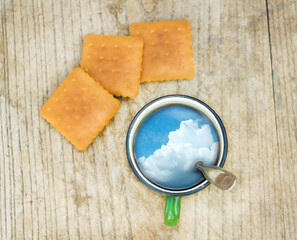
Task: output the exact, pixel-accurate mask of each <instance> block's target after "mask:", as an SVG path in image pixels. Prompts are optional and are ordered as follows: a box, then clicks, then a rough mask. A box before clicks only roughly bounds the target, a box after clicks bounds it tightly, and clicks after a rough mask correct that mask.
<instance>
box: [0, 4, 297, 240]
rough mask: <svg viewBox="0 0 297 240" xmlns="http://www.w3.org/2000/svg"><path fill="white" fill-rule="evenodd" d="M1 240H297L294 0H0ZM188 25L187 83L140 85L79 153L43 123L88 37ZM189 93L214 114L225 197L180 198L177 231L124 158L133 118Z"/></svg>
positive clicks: (212, 191)
mask: <svg viewBox="0 0 297 240" xmlns="http://www.w3.org/2000/svg"><path fill="white" fill-rule="evenodd" d="M0 9H1V28H0V31H1V32H0V64H1V68H0V69H1V70H0V73H1V77H0V121H1V127H0V238H1V239H91V238H92V239H269V240H270V239H297V230H296V226H297V210H296V209H297V197H296V196H297V181H296V180H297V177H296V176H297V164H296V159H297V156H296V155H297V154H296V149H297V147H296V146H297V144H296V141H297V140H296V138H297V128H296V124H297V120H296V119H297V118H296V116H297V103H296V102H297V101H296V100H297V99H296V98H297V72H296V68H297V66H296V63H297V2H296V1H287V0H283V1H279V0H267V1H264V0H261V1H256V0H250V1H235V0H234V1H223V0H221V1H219V0H210V1H202V0H200V1H196V0H192V1H182V0H176V1H173V0H172V1H169V0H168V1H167V0H166V1H165V0H164V1H156V0H142V1H134V0H126V1H124V0H123V1H121V0H114V1H108V0H101V1H100V0H94V1H93V0H88V1H79V0H73V1H62V0H61V1H56V0H51V1H38V0H24V1H23V0H20V1H18V0H14V1H4V0H2V1H1V6H0ZM181 18H186V19H188V20H189V21H190V23H191V29H192V39H193V51H194V60H195V70H196V75H195V78H194V79H193V80H185V81H171V82H162V83H146V84H142V85H141V89H140V94H139V96H138V97H137V98H136V99H133V100H127V99H122V100H121V102H122V107H121V109H120V111H119V113H118V114H117V115H116V116H115V118H114V119H113V120H112V121H111V122H110V123H109V125H108V126H107V127H106V128H105V130H104V131H103V132H102V133H101V134H100V135H99V136H98V137H97V138H96V139H95V141H94V143H93V144H92V145H91V146H90V147H89V148H88V150H86V151H84V152H79V151H77V150H76V149H75V148H74V147H73V146H72V145H71V144H70V143H69V142H68V141H66V140H65V139H64V138H63V137H62V136H61V135H60V134H59V133H58V132H57V131H56V130H55V129H53V128H52V127H51V126H50V125H49V124H48V123H47V122H46V121H44V120H43V119H42V118H41V117H40V115H39V109H40V107H41V106H42V104H43V103H44V101H45V100H46V99H47V98H48V97H49V96H50V94H51V93H52V92H53V91H54V90H55V88H56V87H57V86H58V85H59V84H60V83H61V82H62V81H63V79H64V78H65V76H66V75H67V74H68V73H70V71H71V70H72V68H74V67H75V66H78V65H79V62H80V54H81V47H82V39H83V36H84V35H85V34H87V33H101V34H114V35H116V34H119V35H127V34H128V25H129V24H131V23H133V22H139V21H155V20H165V19H181ZM173 93H180V94H187V95H190V96H194V97H197V98H199V99H201V100H203V101H205V102H206V103H208V104H209V105H210V106H212V107H213V108H214V109H215V110H216V111H217V113H218V114H219V115H220V116H221V117H222V120H223V122H224V124H225V127H226V129H227V133H228V140H229V152H228V158H227V162H226V168H227V169H230V170H231V171H233V172H234V173H235V174H236V175H237V176H238V178H239V181H238V183H237V186H236V187H235V188H234V189H233V190H232V191H231V192H226V193H224V192H221V191H219V190H218V189H216V188H215V187H212V186H211V187H209V188H207V189H205V190H204V191H202V192H199V193H197V194H194V195H191V196H188V197H184V198H183V199H182V210H181V219H180V224H179V226H178V227H175V228H168V227H166V226H164V224H163V211H164V203H165V198H164V197H163V196H160V195H158V194H156V193H154V192H152V191H151V190H149V189H147V188H146V187H145V186H144V185H143V184H141V183H140V181H138V180H137V178H136V177H135V176H134V174H133V173H132V171H131V169H130V167H129V165H128V162H127V159H126V155H125V136H126V131H127V128H128V126H129V123H130V121H131V120H132V118H133V116H134V114H135V113H136V112H137V111H138V110H139V109H140V108H141V107H142V106H143V105H144V104H145V103H148V102H149V101H150V100H152V99H154V98H156V97H160V96H163V95H166V94H173Z"/></svg>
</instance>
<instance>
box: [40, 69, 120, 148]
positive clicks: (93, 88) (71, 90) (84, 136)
mask: <svg viewBox="0 0 297 240" xmlns="http://www.w3.org/2000/svg"><path fill="white" fill-rule="evenodd" d="M119 108H120V102H119V101H118V100H117V99H115V98H114V97H113V96H112V95H111V94H109V93H108V92H107V91H106V90H105V89H104V88H103V87H102V86H101V85H100V84H99V83H97V82H95V81H94V80H93V79H92V78H91V77H90V76H89V75H88V74H86V73H85V72H84V71H83V69H82V68H75V69H74V70H73V71H72V72H71V73H70V74H69V75H68V76H67V77H66V79H65V80H64V81H63V82H62V83H61V85H60V86H59V87H58V88H57V89H56V91H55V92H54V93H53V94H52V95H51V97H50V98H49V99H48V100H47V101H46V102H45V104H44V105H43V106H42V108H41V109H40V113H41V116H42V117H43V118H45V119H46V120H47V121H48V122H49V123H51V124H52V125H53V126H54V127H55V128H56V129H57V130H58V131H59V132H60V133H61V134H62V135H63V136H65V137H66V138H67V139H68V140H69V141H70V142H71V143H72V144H73V145H74V146H76V147H77V148H78V149H79V150H85V149H86V148H87V147H88V145H89V144H90V143H91V142H92V141H93V140H94V138H95V137H96V136H97V135H98V133H99V132H100V131H101V130H102V129H103V128H104V126H105V125H106V124H107V123H108V121H109V120H110V119H111V118H112V117H113V116H114V114H115V113H116V112H117V111H118V109H119Z"/></svg>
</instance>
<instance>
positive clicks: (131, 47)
mask: <svg viewBox="0 0 297 240" xmlns="http://www.w3.org/2000/svg"><path fill="white" fill-rule="evenodd" d="M142 53H143V40H142V39H141V38H139V37H126V36H106V35H95V34H88V35H86V36H85V38H84V43H83V52H82V59H81V67H82V68H83V69H84V70H85V71H86V72H87V73H88V74H89V75H90V76H91V77H92V78H94V79H95V81H98V82H100V84H101V85H102V86H103V87H104V88H105V89H106V90H107V91H108V92H110V93H111V94H113V95H116V96H122V97H130V98H134V97H136V96H137V95H138V92H139V83H140V74H141V63H142Z"/></svg>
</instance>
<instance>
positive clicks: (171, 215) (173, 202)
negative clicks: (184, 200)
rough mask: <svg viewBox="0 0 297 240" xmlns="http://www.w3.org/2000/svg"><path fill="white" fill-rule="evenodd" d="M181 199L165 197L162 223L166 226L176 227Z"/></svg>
mask: <svg viewBox="0 0 297 240" xmlns="http://www.w3.org/2000/svg"><path fill="white" fill-rule="evenodd" d="M180 199H181V197H173V196H166V205H165V213H164V221H165V225H166V226H176V225H177V224H178V220H179V213H180Z"/></svg>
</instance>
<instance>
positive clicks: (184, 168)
mask: <svg viewBox="0 0 297 240" xmlns="http://www.w3.org/2000/svg"><path fill="white" fill-rule="evenodd" d="M126 151H127V157H128V161H129V164H130V166H131V168H132V170H133V172H134V173H135V175H136V176H137V177H138V178H139V179H140V180H141V181H142V182H143V183H144V184H145V185H146V186H148V187H149V188H151V189H152V190H154V191H156V192H159V193H163V194H166V195H172V196H183V195H188V194H192V193H194V192H197V191H200V190H202V189H203V188H205V187H206V186H208V185H209V182H208V181H207V180H206V179H205V178H204V177H203V176H202V174H201V173H200V172H199V171H198V172H195V168H194V163H195V161H196V158H197V161H198V160H203V161H206V164H207V163H208V164H209V165H217V166H220V167H223V165H224V163H225V159H226V154H227V136H226V131H225V128H224V126H223V123H222V121H221V119H220V118H219V117H218V115H217V114H216V113H215V112H214V111H213V110H212V109H211V108H210V107H209V106H208V105H206V104H205V103H203V102H202V101H200V100H198V99H196V98H192V97H189V96H184V95H169V96H164V97H161V98H158V99H156V100H154V101H152V102H150V103H148V104H147V105H145V106H144V107H143V108H142V109H141V110H140V111H139V112H138V113H137V114H136V116H135V118H134V119H133V121H132V122H131V124H130V127H129V130H128V134H127V139H126ZM201 158H202V159H201Z"/></svg>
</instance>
